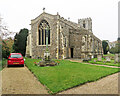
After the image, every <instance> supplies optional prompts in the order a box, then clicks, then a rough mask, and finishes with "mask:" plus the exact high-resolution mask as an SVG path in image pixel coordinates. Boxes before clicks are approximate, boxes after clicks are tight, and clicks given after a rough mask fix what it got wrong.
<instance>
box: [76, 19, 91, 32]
mask: <svg viewBox="0 0 120 96" xmlns="http://www.w3.org/2000/svg"><path fill="white" fill-rule="evenodd" d="M78 24H79V25H80V27H82V28H85V29H86V30H89V32H92V19H91V18H90V17H89V18H83V19H78Z"/></svg>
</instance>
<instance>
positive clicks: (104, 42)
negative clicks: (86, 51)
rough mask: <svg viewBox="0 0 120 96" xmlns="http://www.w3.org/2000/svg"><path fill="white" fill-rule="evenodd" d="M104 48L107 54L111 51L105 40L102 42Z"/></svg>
mask: <svg viewBox="0 0 120 96" xmlns="http://www.w3.org/2000/svg"><path fill="white" fill-rule="evenodd" d="M102 47H103V53H104V54H107V52H108V51H109V46H108V43H107V42H106V41H105V40H103V41H102Z"/></svg>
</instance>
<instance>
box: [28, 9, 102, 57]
mask: <svg viewBox="0 0 120 96" xmlns="http://www.w3.org/2000/svg"><path fill="white" fill-rule="evenodd" d="M30 25H31V30H30V31H29V35H28V37H27V46H26V56H27V57H31V58H44V52H45V50H46V28H47V27H49V30H48V49H49V52H50V58H54V59H65V58H79V59H86V58H94V57H97V55H102V54H103V49H102V42H101V40H100V39H99V38H97V37H96V36H95V35H94V34H93V32H92V19H91V18H85V19H78V23H75V22H72V21H70V20H69V19H68V20H66V19H64V18H63V17H61V16H60V15H59V14H58V13H57V14H56V15H52V14H48V13H46V12H44V11H43V13H42V14H40V15H39V16H38V17H36V18H35V19H33V20H31V24H30Z"/></svg>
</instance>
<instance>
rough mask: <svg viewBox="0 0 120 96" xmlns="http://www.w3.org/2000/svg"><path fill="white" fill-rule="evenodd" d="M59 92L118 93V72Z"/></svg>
mask: <svg viewBox="0 0 120 96" xmlns="http://www.w3.org/2000/svg"><path fill="white" fill-rule="evenodd" d="M119 75H120V73H119ZM59 94H118V73H116V74H113V75H110V76H107V77H105V78H103V79H100V80H98V81H95V82H91V83H86V84H84V85H81V86H78V87H75V88H72V89H68V90H66V91H63V92H60V93H59Z"/></svg>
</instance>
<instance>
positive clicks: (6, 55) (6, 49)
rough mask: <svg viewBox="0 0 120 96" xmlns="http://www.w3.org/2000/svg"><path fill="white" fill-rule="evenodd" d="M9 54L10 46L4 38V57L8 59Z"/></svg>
mask: <svg viewBox="0 0 120 96" xmlns="http://www.w3.org/2000/svg"><path fill="white" fill-rule="evenodd" d="M9 54H10V51H9V47H8V46H7V44H6V43H5V41H4V40H2V58H6V59H7V57H8V56H9Z"/></svg>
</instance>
